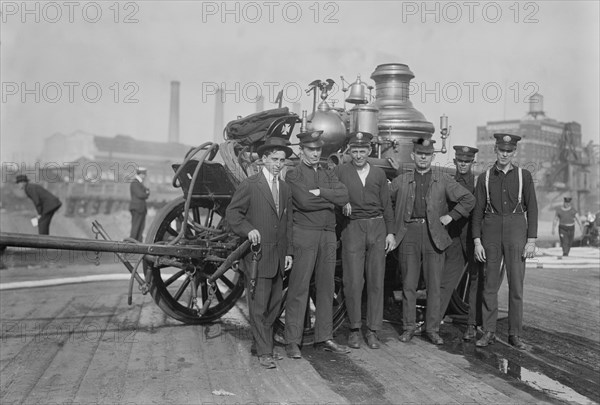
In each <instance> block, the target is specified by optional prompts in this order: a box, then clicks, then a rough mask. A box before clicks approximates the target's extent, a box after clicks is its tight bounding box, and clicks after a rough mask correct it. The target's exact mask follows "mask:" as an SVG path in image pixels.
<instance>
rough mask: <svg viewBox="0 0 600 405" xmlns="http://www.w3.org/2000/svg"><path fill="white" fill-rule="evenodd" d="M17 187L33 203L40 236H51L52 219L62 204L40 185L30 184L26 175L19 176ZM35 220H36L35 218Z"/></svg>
mask: <svg viewBox="0 0 600 405" xmlns="http://www.w3.org/2000/svg"><path fill="white" fill-rule="evenodd" d="M16 183H17V187H19V188H20V189H21V190H23V191H24V192H25V195H26V196H27V197H28V198H29V199H30V200H31V201H33V204H34V205H35V209H36V211H37V213H38V215H37V227H38V233H39V234H40V235H49V234H50V222H51V221H52V217H53V216H54V214H55V213H56V211H58V209H59V208H60V207H61V205H62V203H61V202H60V200H59V199H58V197H56V196H55V195H54V194H52V193H51V192H49V191H48V190H46V189H45V188H44V187H42V186H40V185H39V184H31V183H29V178H28V177H27V176H26V175H24V174H19V175H17V178H16ZM34 219H35V218H34Z"/></svg>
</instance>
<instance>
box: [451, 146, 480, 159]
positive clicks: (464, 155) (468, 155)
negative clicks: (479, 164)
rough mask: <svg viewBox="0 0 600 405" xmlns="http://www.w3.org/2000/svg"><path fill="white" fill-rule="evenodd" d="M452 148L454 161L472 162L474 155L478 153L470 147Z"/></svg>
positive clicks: (477, 150)
mask: <svg viewBox="0 0 600 405" xmlns="http://www.w3.org/2000/svg"><path fill="white" fill-rule="evenodd" d="M453 148H454V157H455V158H456V159H463V160H474V159H475V154H476V153H477V152H479V149H477V148H473V147H471V146H458V145H457V146H453Z"/></svg>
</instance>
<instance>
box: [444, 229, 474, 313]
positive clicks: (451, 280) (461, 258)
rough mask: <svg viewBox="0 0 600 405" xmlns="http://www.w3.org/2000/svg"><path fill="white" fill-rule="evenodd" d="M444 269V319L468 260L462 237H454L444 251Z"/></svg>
mask: <svg viewBox="0 0 600 405" xmlns="http://www.w3.org/2000/svg"><path fill="white" fill-rule="evenodd" d="M444 256H445V259H444V270H443V271H442V279H441V281H440V319H444V315H445V314H446V310H447V309H448V304H449V303H450V299H451V298H452V293H453V292H454V290H455V289H456V286H457V285H458V283H459V282H460V279H461V277H462V275H463V273H464V271H465V263H466V262H467V258H466V254H465V252H464V250H463V246H462V243H461V239H460V237H456V238H452V244H451V245H450V246H449V247H448V248H447V249H446V250H445V251H444Z"/></svg>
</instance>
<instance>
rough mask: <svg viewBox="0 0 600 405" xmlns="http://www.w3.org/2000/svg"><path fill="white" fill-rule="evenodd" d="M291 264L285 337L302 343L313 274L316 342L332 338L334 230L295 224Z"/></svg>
mask: <svg viewBox="0 0 600 405" xmlns="http://www.w3.org/2000/svg"><path fill="white" fill-rule="evenodd" d="M293 240H294V266H293V267H292V271H291V272H290V276H289V282H288V291H287V298H286V307H285V340H286V342H287V343H296V344H298V345H300V344H301V343H302V336H303V334H304V316H305V314H306V305H307V303H308V290H309V287H310V279H311V277H312V275H313V272H314V275H315V287H316V298H315V306H316V313H315V318H316V319H315V342H323V341H325V340H329V339H332V338H333V318H332V317H333V293H334V287H335V286H334V275H335V261H336V244H337V241H336V237H335V232H334V231H326V230H312V229H306V228H301V227H299V226H295V227H294V236H293Z"/></svg>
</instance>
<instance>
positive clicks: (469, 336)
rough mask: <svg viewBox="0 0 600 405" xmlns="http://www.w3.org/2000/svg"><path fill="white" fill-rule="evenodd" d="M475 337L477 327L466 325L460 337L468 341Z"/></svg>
mask: <svg viewBox="0 0 600 405" xmlns="http://www.w3.org/2000/svg"><path fill="white" fill-rule="evenodd" d="M476 337H477V328H475V325H468V326H467V330H466V331H465V333H464V334H463V337H462V338H463V340H465V341H467V342H470V341H471V340H473V339H475V338H476Z"/></svg>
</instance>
